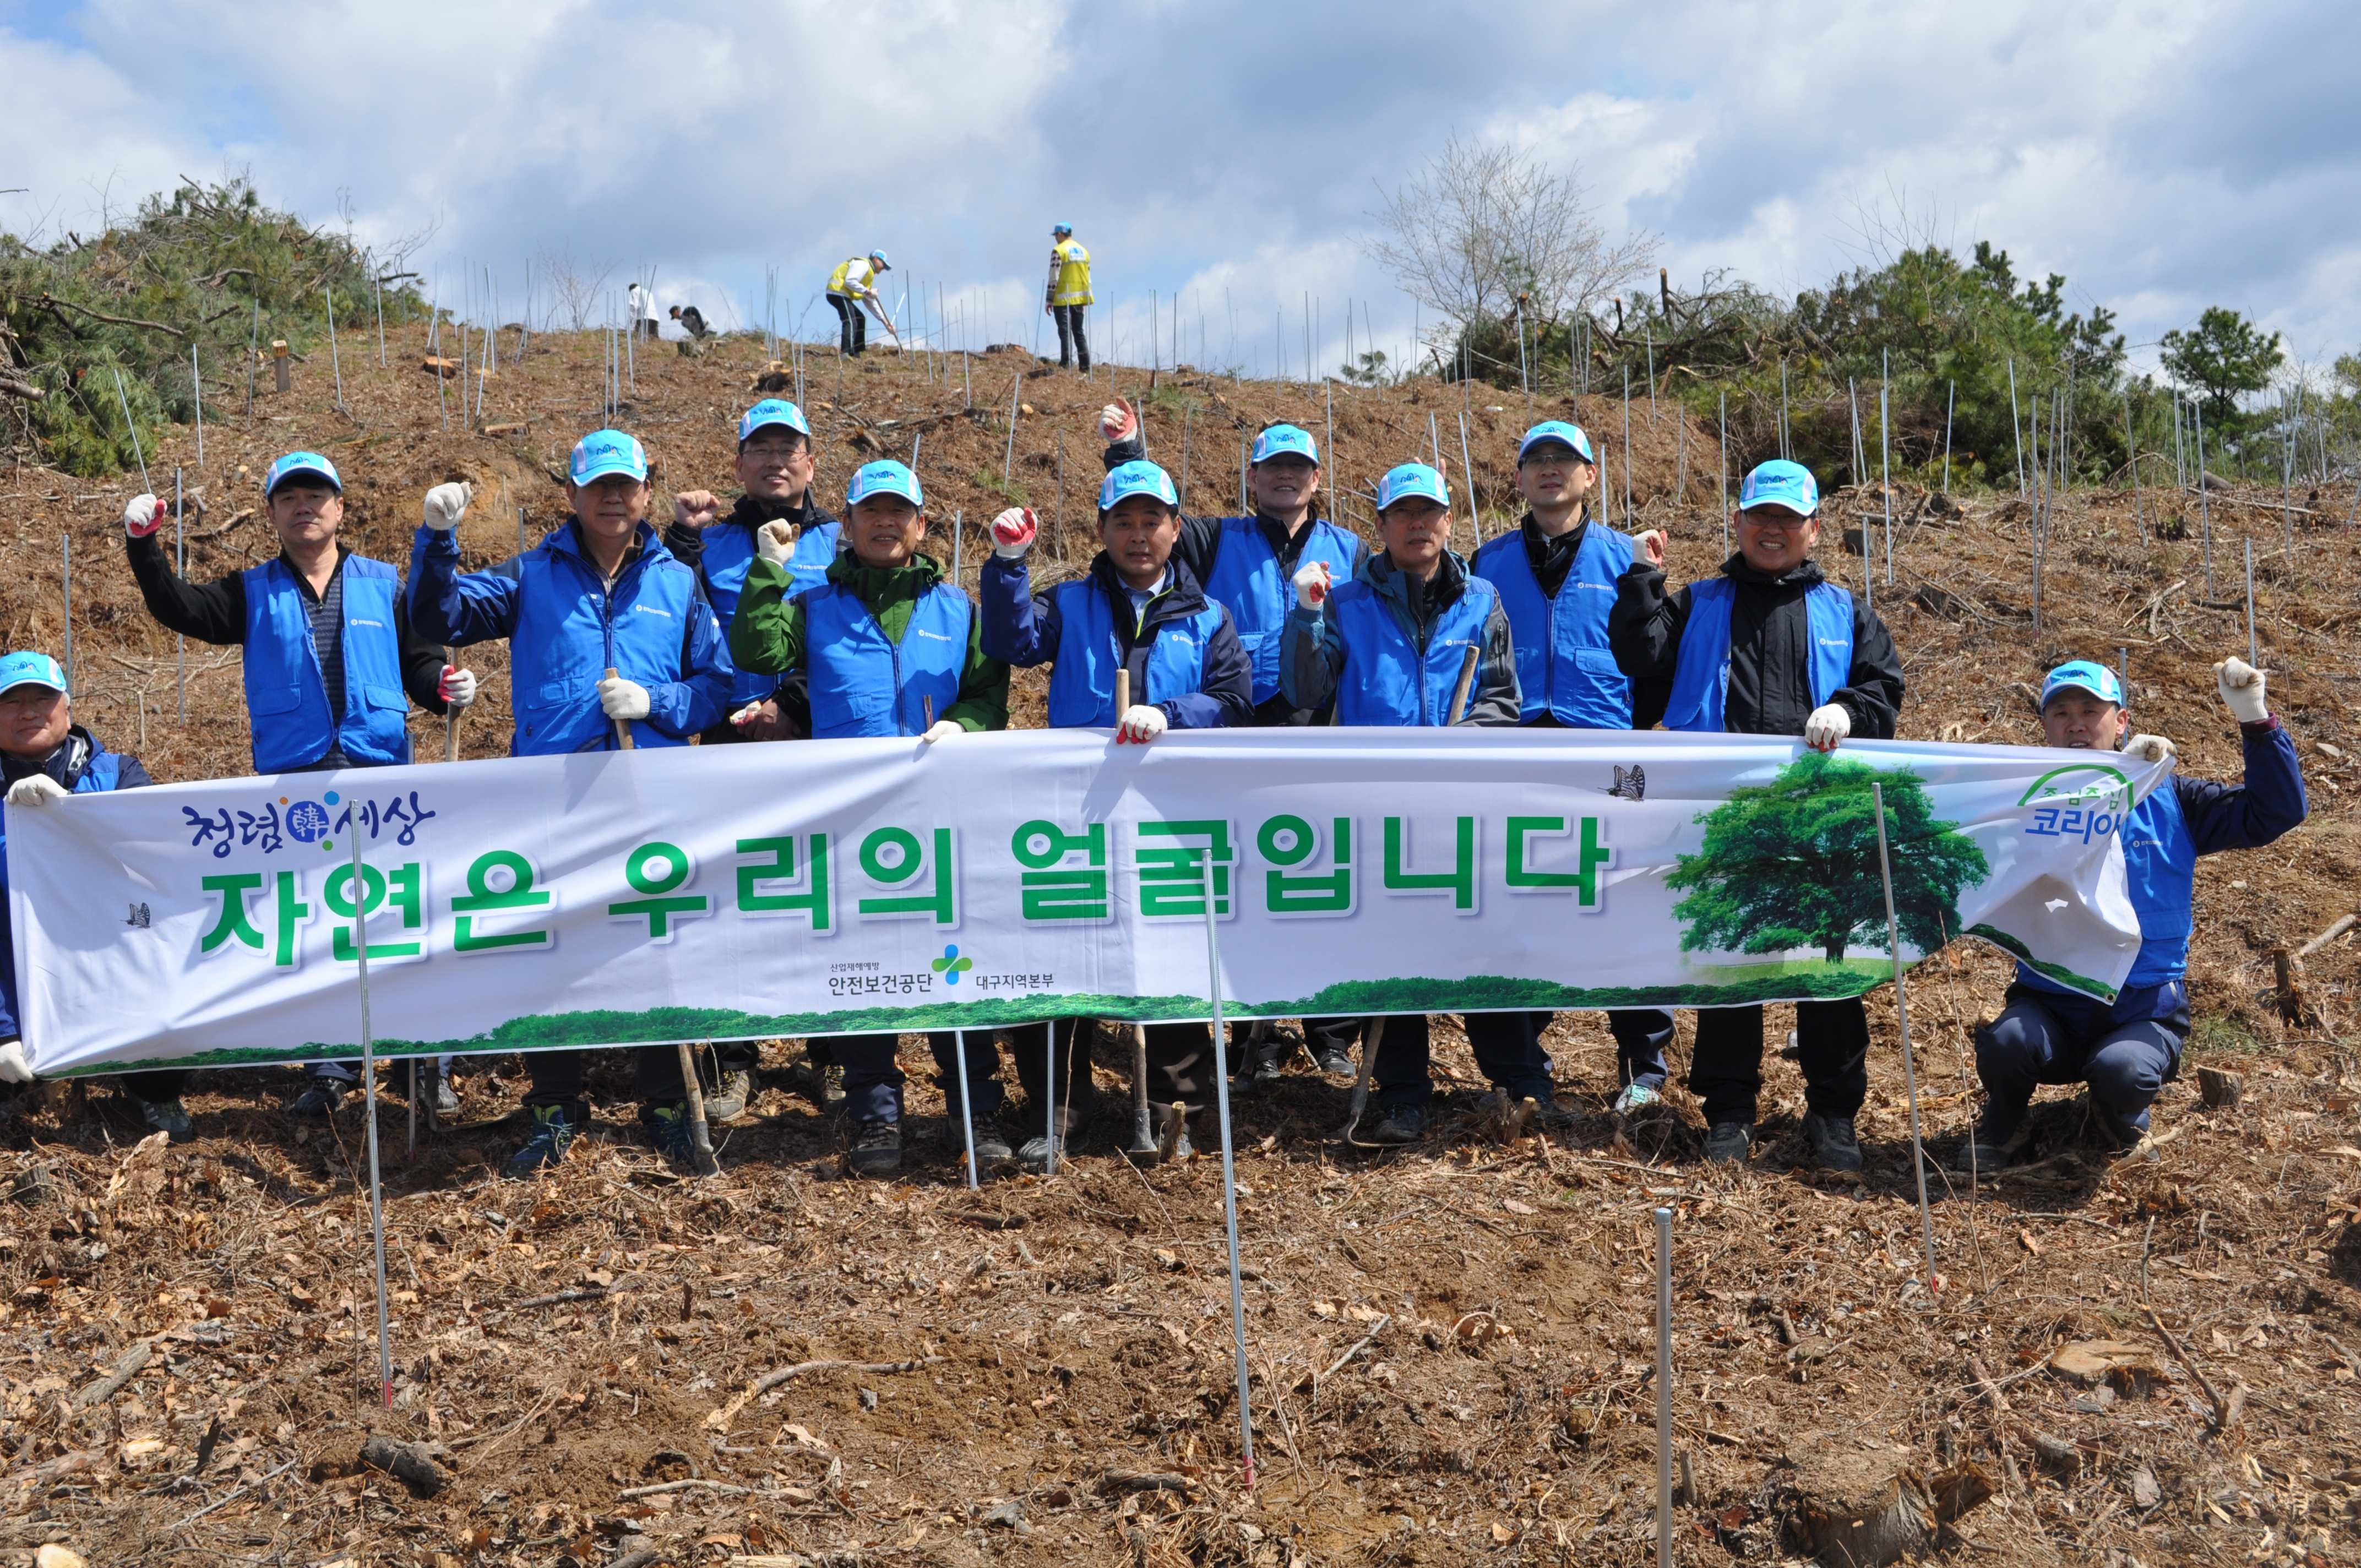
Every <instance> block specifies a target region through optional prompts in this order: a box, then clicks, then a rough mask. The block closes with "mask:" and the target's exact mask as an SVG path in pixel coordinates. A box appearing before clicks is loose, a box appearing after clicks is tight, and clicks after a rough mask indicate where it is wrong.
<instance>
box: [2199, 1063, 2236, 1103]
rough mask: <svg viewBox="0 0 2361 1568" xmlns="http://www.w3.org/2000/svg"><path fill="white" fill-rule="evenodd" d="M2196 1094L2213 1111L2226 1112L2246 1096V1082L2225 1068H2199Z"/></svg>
mask: <svg viewBox="0 0 2361 1568" xmlns="http://www.w3.org/2000/svg"><path fill="white" fill-rule="evenodd" d="M2197 1092H2198V1094H2199V1096H2200V1097H2201V1098H2202V1099H2203V1100H2204V1102H2205V1103H2206V1104H2208V1105H2210V1106H2212V1107H2213V1109H2214V1110H2216V1111H2227V1110H2228V1109H2230V1107H2231V1106H2233V1105H2235V1104H2236V1103H2237V1102H2239V1100H2240V1099H2241V1098H2242V1097H2243V1096H2244V1095H2245V1094H2246V1080H2245V1079H2244V1078H2242V1077H2240V1076H2239V1075H2238V1074H2236V1073H2235V1072H2232V1071H2230V1070H2228V1069H2225V1068H2218V1067H2201V1068H2199V1069H2197Z"/></svg>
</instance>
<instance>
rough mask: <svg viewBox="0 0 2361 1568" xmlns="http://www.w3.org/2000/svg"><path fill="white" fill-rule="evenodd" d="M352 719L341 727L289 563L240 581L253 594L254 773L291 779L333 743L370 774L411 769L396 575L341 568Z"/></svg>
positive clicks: (355, 562) (250, 710) (370, 566)
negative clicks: (377, 769)
mask: <svg viewBox="0 0 2361 1568" xmlns="http://www.w3.org/2000/svg"><path fill="white" fill-rule="evenodd" d="M341 570H342V573H343V576H344V583H343V596H344V609H345V624H344V630H343V635H342V639H341V643H342V648H343V652H344V662H345V711H344V712H343V713H342V714H341V715H338V716H336V717H335V718H334V719H332V718H330V716H329V713H328V687H327V682H326V679H325V677H324V675H323V674H321V671H320V653H319V650H318V648H317V647H316V646H315V645H314V644H313V641H312V616H311V611H310V609H309V607H308V604H307V602H306V600H305V598H304V594H303V589H302V587H301V586H300V585H299V584H298V583H297V582H296V580H295V574H294V573H293V572H291V571H290V570H288V568H287V564H286V563H285V562H283V561H278V560H271V561H265V562H264V563H263V564H262V565H259V566H255V567H250V568H248V569H247V571H246V572H245V573H243V574H241V575H242V576H244V577H245V579H246V582H245V588H246V640H245V649H246V655H245V668H246V711H247V718H248V719H249V720H250V721H251V723H252V726H253V730H254V771H255V772H256V773H285V772H288V771H289V770H291V769H294V768H302V767H308V766H310V765H311V764H312V763H313V762H318V761H319V760H320V759H321V758H322V757H324V756H325V755H327V753H328V748H329V746H330V744H331V743H333V744H335V745H336V746H338V747H340V748H342V749H343V751H344V753H345V755H346V758H348V759H349V760H351V761H352V762H357V763H358V764H360V765H361V766H363V767H369V766H381V765H385V764H389V763H395V762H408V761H410V729H409V727H408V725H407V723H406V722H405V721H406V720H407V719H408V718H409V717H410V695H409V694H408V693H407V692H405V691H404V690H403V689H402V685H401V676H402V669H401V578H400V577H398V576H395V574H394V570H393V568H392V567H391V566H389V565H386V564H385V563H384V562H382V561H372V560H370V559H369V558H368V557H367V556H365V555H346V557H345V558H344V562H343V565H342V567H341Z"/></svg>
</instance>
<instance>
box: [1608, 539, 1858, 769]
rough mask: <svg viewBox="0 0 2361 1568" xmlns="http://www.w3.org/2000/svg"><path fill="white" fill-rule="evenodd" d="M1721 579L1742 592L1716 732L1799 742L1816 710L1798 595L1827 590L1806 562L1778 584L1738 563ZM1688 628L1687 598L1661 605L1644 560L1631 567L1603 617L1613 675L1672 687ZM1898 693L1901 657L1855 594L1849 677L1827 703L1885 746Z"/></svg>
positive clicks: (1659, 580) (1733, 612)
mask: <svg viewBox="0 0 2361 1568" xmlns="http://www.w3.org/2000/svg"><path fill="white" fill-rule="evenodd" d="M1721 575H1722V576H1725V577H1728V578H1729V579H1730V581H1731V582H1732V583H1734V584H1736V585H1737V587H1738V593H1737V596H1736V602H1735V603H1733V604H1732V605H1731V606H1730V690H1729V693H1728V695H1727V696H1726V698H1725V700H1724V703H1723V707H1722V712H1723V716H1724V721H1723V725H1722V728H1723V729H1727V730H1729V731H1730V733H1731V734H1734V735H1801V734H1802V733H1803V732H1804V720H1805V719H1806V718H1809V717H1810V715H1811V711H1812V708H1813V706H1814V704H1813V702H1812V666H1811V650H1812V641H1811V628H1810V626H1809V624H1808V622H1807V620H1806V611H1805V608H1804V595H1805V594H1806V592H1807V591H1809V590H1810V589H1811V587H1813V586H1814V585H1815V584H1817V583H1819V582H1821V581H1823V580H1824V579H1823V578H1822V577H1821V576H1820V568H1819V565H1818V563H1817V562H1813V561H1806V562H1805V563H1804V564H1803V565H1800V566H1798V567H1796V568H1795V570H1794V571H1792V572H1789V573H1787V574H1785V575H1784V576H1779V577H1768V576H1763V574H1762V573H1761V572H1758V571H1756V570H1755V569H1754V568H1753V567H1752V566H1750V565H1747V564H1746V559H1745V557H1744V556H1742V555H1735V554H1734V555H1732V556H1730V559H1729V560H1727V561H1724V562H1723V563H1722V564H1721ZM1688 619H1689V590H1688V589H1687V588H1686V587H1685V588H1683V589H1681V591H1680V592H1678V593H1676V594H1674V595H1672V596H1671V597H1669V598H1667V597H1666V596H1665V593H1664V573H1663V572H1662V571H1661V570H1659V569H1658V568H1656V567H1654V566H1651V565H1648V564H1647V562H1646V560H1645V559H1644V558H1642V559H1637V560H1634V561H1633V562H1632V563H1631V568H1630V570H1628V571H1626V572H1625V573H1624V574H1623V576H1620V577H1619V578H1618V579H1616V583H1615V608H1614V609H1611V610H1609V612H1608V614H1607V641H1608V643H1609V646H1610V647H1611V648H1612V649H1613V650H1614V652H1615V663H1616V665H1617V667H1618V668H1620V669H1621V670H1622V672H1623V673H1624V674H1627V675H1629V676H1631V678H1632V679H1633V680H1635V681H1647V680H1664V681H1669V680H1671V679H1672V675H1673V671H1674V670H1675V668H1676V667H1677V666H1678V664H1679V663H1680V652H1681V631H1682V630H1683V629H1684V628H1685V627H1686V626H1687V625H1688ZM1902 692H1903V681H1902V655H1901V654H1899V653H1897V652H1894V639H1893V637H1892V636H1891V635H1889V634H1888V633H1887V631H1886V630H1885V623H1884V622H1883V621H1882V620H1878V619H1877V614H1876V612H1875V611H1873V610H1872V609H1870V608H1869V606H1868V605H1867V604H1866V603H1865V602H1863V600H1862V598H1861V595H1859V594H1857V593H1856V594H1854V595H1853V597H1852V672H1851V674H1850V676H1849V677H1848V678H1847V679H1846V682H1845V684H1844V685H1843V686H1842V687H1840V688H1839V689H1838V690H1837V691H1836V692H1834V693H1833V694H1831V695H1830V696H1829V698H1828V700H1829V701H1830V702H1833V703H1835V704H1836V705H1838V706H1839V707H1842V708H1843V709H1844V710H1845V712H1846V714H1847V715H1848V716H1849V717H1850V718H1851V720H1852V733H1853V737H1854V739H1856V740H1893V739H1894V726H1895V722H1896V720H1897V719H1898V718H1899V717H1900V715H1901V711H1902ZM1659 711H1660V712H1661V707H1660V708H1659Z"/></svg>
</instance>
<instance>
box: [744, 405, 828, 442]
mask: <svg viewBox="0 0 2361 1568" xmlns="http://www.w3.org/2000/svg"><path fill="white" fill-rule="evenodd" d="M772 424H783V425H785V426H786V427H787V428H788V429H789V430H794V431H800V432H802V433H803V437H804V439H805V440H807V441H809V440H810V439H811V426H809V425H807V424H806V423H805V422H804V411H803V410H801V409H799V408H797V407H796V405H795V404H793V403H791V402H789V401H787V400H785V398H764V399H763V400H762V401H761V402H759V403H756V404H755V405H754V406H753V407H752V408H751V409H748V410H747V411H745V413H744V414H743V415H741V417H740V418H739V421H738V444H739V445H741V446H743V445H745V444H746V443H747V441H748V440H750V439H751V438H752V436H753V433H755V432H756V431H758V430H761V429H762V428H763V426H765V425H772Z"/></svg>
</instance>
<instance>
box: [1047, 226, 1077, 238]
mask: <svg viewBox="0 0 2361 1568" xmlns="http://www.w3.org/2000/svg"><path fill="white" fill-rule="evenodd" d="M1073 232H1074V225H1071V224H1058V225H1053V226H1052V227H1051V228H1050V230H1049V236H1050V237H1051V238H1053V239H1054V238H1056V237H1057V236H1060V235H1061V234H1071V233H1073Z"/></svg>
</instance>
